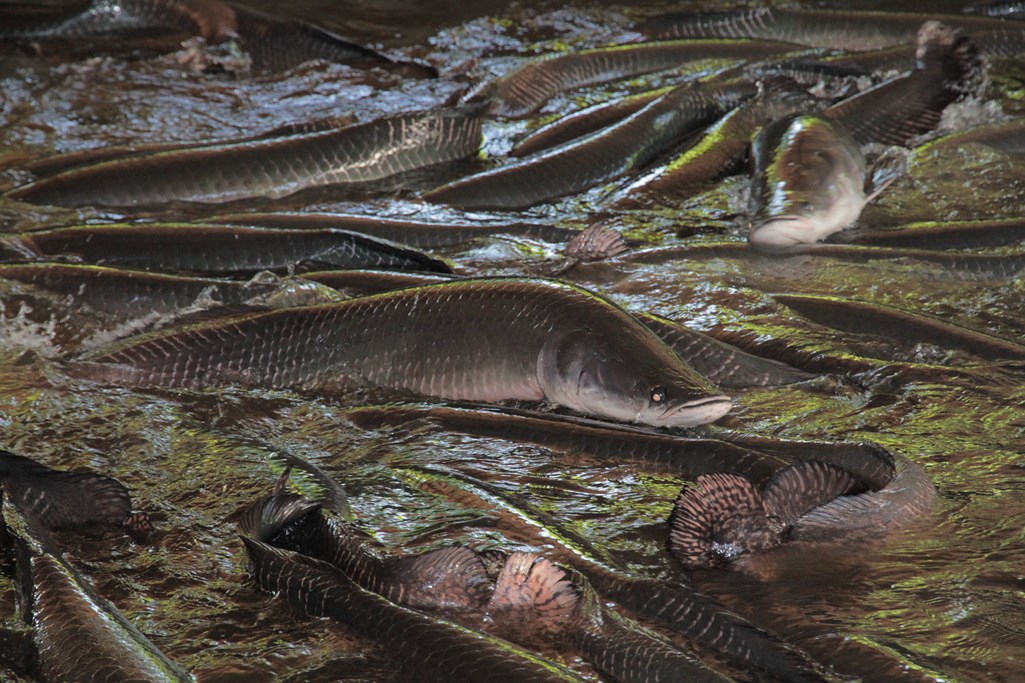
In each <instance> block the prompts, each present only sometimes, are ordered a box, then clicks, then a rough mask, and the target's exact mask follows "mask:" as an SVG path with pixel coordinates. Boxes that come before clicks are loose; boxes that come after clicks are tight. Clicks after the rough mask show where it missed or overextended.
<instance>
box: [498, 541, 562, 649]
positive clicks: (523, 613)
mask: <svg viewBox="0 0 1025 683" xmlns="http://www.w3.org/2000/svg"><path fill="white" fill-rule="evenodd" d="M580 600H581V595H580V591H579V590H578V588H577V587H576V586H575V585H574V584H573V581H572V580H571V578H570V576H569V574H568V573H567V572H566V570H564V569H562V568H561V567H559V566H557V565H555V564H553V563H552V562H551V561H550V560H548V559H546V558H544V557H541V556H540V555H536V554H534V553H522V552H517V553H513V554H512V555H510V556H509V559H507V560H506V562H505V566H504V567H503V568H502V573H501V574H499V575H498V581H497V582H496V583H495V593H494V595H493V596H492V598H491V602H489V603H488V614H489V615H490V617H491V618H492V619H493V620H494V621H495V623H496V625H498V626H499V627H500V628H501V629H502V630H503V632H509V631H512V632H524V633H525V634H526V635H525V636H524V637H527V638H528V639H530V637H531V636H535V637H536V636H538V635H546V634H554V633H557V632H559V631H560V630H561V629H562V628H563V627H564V625H565V624H566V622H567V621H568V620H570V619H571V618H573V616H574V614H575V612H576V610H577V608H578V606H579V604H580Z"/></svg>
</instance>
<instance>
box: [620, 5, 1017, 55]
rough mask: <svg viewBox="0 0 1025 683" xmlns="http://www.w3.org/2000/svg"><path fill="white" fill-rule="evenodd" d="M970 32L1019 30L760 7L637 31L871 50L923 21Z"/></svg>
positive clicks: (957, 18) (910, 37)
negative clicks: (756, 39)
mask: <svg viewBox="0 0 1025 683" xmlns="http://www.w3.org/2000/svg"><path fill="white" fill-rule="evenodd" d="M932 20H935V21H942V22H943V23H945V24H947V25H948V26H954V27H959V28H963V29H964V30H966V31H969V32H972V33H983V32H986V31H1007V30H1012V31H1013V30H1016V29H1019V28H1020V30H1021V31H1022V34H1023V38H1025V27H1018V26H1016V25H1009V24H1008V23H1006V22H1003V21H1001V20H999V19H991V18H988V17H967V16H963V15H957V14H935V13H930V14H925V13H921V14H918V13H911V12H863V11H853V10H839V11H830V10H786V9H776V8H767V7H765V8H759V9H754V10H735V11H727V12H708V13H702V12H690V13H687V12H677V13H673V14H664V15H660V16H655V17H651V18H650V19H648V20H646V21H645V22H644V23H643V24H641V26H640V29H641V31H642V32H643V33H644V34H645V35H647V36H649V37H652V38H663V39H664V38H713V37H718V38H758V39H762V40H783V41H787V42H790V43H798V44H800V45H809V46H812V47H822V48H829V49H832V50H873V49H877V48H884V47H891V46H894V45H901V44H903V43H913V42H914V41H915V35H916V34H917V32H918V29H919V27H920V26H921V25H922V24H923V23H925V22H927V21H932Z"/></svg>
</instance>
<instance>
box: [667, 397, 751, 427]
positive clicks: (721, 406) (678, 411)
mask: <svg viewBox="0 0 1025 683" xmlns="http://www.w3.org/2000/svg"><path fill="white" fill-rule="evenodd" d="M732 408H733V400H732V399H731V398H730V397H729V396H722V395H720V396H704V397H702V398H699V399H695V400H693V401H687V402H686V403H681V404H680V405H678V406H674V407H673V408H670V409H669V410H667V411H666V412H664V413H662V414H661V415H660V416H658V417H657V418H656V420H655V421H656V422H658V423H659V424H660V425H663V426H665V427H697V426H698V425H703V424H708V423H709V422H715V421H716V420H718V419H719V418H720V417H722V416H723V415H725V414H726V413H728V412H730V410H731V409H732Z"/></svg>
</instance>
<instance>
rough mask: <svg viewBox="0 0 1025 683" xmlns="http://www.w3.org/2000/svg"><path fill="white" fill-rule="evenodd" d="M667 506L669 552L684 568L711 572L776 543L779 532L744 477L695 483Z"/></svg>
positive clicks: (724, 475) (722, 475)
mask: <svg viewBox="0 0 1025 683" xmlns="http://www.w3.org/2000/svg"><path fill="white" fill-rule="evenodd" d="M697 483H698V486H699V487H700V489H701V490H698V489H697V488H694V487H686V488H684V489H683V491H681V492H680V496H679V497H678V498H677V500H676V504H675V505H674V506H673V512H672V514H671V516H670V518H669V524H670V527H671V530H670V534H669V548H670V551H671V552H672V553H673V555H674V556H675V557H676V558H677V559H678V560H679V561H680V562H681V563H682V564H684V566H687V567H714V566H718V565H721V564H723V563H724V562H726V561H728V560H731V559H733V558H734V557H736V556H738V555H740V554H742V553H745V552H748V551H751V550H760V549H762V548H767V547H771V546H773V545H776V544H777V543H778V542H779V534H780V531H781V529H780V528H779V527H778V526H777V525H775V524H773V523H772V522H771V521H770V520H769V517H768V515H767V514H766V510H765V505H764V501H763V500H762V495H761V494H760V493H759V492H758V490H757V489H755V487H754V485H753V484H752V483H751V482H750V481H748V480H747V479H745V478H744V477H742V476H740V475H737V474H731V473H725V472H716V473H713V474H706V475H702V476H700V477H698V478H697Z"/></svg>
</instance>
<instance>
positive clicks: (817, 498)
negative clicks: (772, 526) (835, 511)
mask: <svg viewBox="0 0 1025 683" xmlns="http://www.w3.org/2000/svg"><path fill="white" fill-rule="evenodd" d="M859 483H860V482H859V480H858V479H857V478H856V477H855V476H854V475H852V474H851V473H850V472H847V471H845V470H843V469H840V468H839V467H836V466H835V465H829V464H827V463H824V462H819V461H817V460H802V461H801V462H797V463H794V464H793V465H788V466H787V467H784V468H783V469H781V470H779V471H778V472H776V474H774V475H773V476H772V479H770V480H769V482H768V483H767V484H766V485H765V487H764V488H763V489H762V500H763V503H764V505H765V510H766V512H767V513H768V514H769V515H771V516H774V517H776V518H777V519H778V520H779V521H780V523H781V524H783V525H784V526H785V527H790V526H793V524H794V523H795V522H797V520H798V519H799V518H800V517H801V516H802V515H804V514H805V513H807V512H808V511H809V510H812V509H813V508H817V507H819V506H820V505H824V504H826V503H828V502H830V501H832V500H833V499H835V498H836V497H837V496H842V495H844V494H846V493H849V492H850V491H851V490H852V489H854V488H856V487H857V486H858V485H859Z"/></svg>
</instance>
